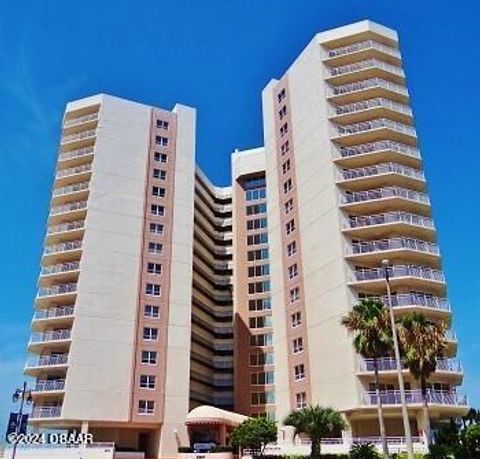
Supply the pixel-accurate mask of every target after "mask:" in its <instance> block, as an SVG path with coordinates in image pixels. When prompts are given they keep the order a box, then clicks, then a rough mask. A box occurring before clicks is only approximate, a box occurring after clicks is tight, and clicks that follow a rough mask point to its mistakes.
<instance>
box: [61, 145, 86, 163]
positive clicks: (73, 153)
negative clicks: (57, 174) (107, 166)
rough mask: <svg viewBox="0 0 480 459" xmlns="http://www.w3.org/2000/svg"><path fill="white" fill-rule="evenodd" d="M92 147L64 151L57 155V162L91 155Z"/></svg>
mask: <svg viewBox="0 0 480 459" xmlns="http://www.w3.org/2000/svg"><path fill="white" fill-rule="evenodd" d="M92 153H93V147H85V148H77V149H76V150H70V151H64V152H62V153H60V154H59V155H58V161H59V162H61V161H68V160H69V159H75V158H80V157H81V156H87V155H91V154H92Z"/></svg>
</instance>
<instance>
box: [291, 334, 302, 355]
mask: <svg viewBox="0 0 480 459" xmlns="http://www.w3.org/2000/svg"><path fill="white" fill-rule="evenodd" d="M302 351H303V338H302V337H300V338H295V339H294V340H293V353H294V354H298V353H299V352H302Z"/></svg>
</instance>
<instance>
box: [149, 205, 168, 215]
mask: <svg viewBox="0 0 480 459" xmlns="http://www.w3.org/2000/svg"><path fill="white" fill-rule="evenodd" d="M150 213H151V214H152V215H157V216H159V217H163V216H164V215H165V207H164V206H159V205H158V204H152V205H151V206H150Z"/></svg>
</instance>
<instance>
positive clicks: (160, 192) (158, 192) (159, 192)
mask: <svg viewBox="0 0 480 459" xmlns="http://www.w3.org/2000/svg"><path fill="white" fill-rule="evenodd" d="M152 195H153V196H157V197H159V198H164V197H165V188H161V187H159V186H154V187H153V188H152Z"/></svg>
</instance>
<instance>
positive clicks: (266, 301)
mask: <svg viewBox="0 0 480 459" xmlns="http://www.w3.org/2000/svg"><path fill="white" fill-rule="evenodd" d="M270 309H272V300H271V298H270V297H267V298H260V299H256V300H249V301H248V310H249V311H264V310H270Z"/></svg>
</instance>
